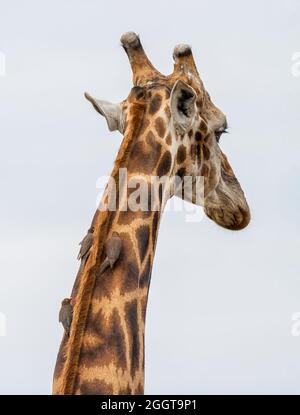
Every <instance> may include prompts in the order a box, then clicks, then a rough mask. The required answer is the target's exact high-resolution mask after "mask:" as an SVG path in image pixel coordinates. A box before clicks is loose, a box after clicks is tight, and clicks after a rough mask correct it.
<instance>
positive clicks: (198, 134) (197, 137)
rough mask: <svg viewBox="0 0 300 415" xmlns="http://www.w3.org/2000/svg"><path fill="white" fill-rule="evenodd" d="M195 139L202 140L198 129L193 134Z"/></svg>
mask: <svg viewBox="0 0 300 415" xmlns="http://www.w3.org/2000/svg"><path fill="white" fill-rule="evenodd" d="M195 140H196V141H201V140H202V135H201V133H200V131H197V132H196V134H195Z"/></svg>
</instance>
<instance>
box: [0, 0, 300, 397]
mask: <svg viewBox="0 0 300 415" xmlns="http://www.w3.org/2000/svg"><path fill="white" fill-rule="evenodd" d="M299 21H300V2H299V1H298V0H285V1H283V0H268V1H267V0H265V1H261V0H253V1H251V2H241V1H238V0H227V1H226V2H225V1H222V0H219V1H216V0H194V1H191V0H187V1H177V0H172V1H161V0H160V1H156V0H152V1H151V2H143V1H141V0H139V1H133V0H131V1H130V0H127V1H124V2H121V1H116V0H110V1H107V2H104V1H100V0H99V1H92V0H89V1H78V0H72V1H71V0H65V1H63V2H62V1H58V0H51V1H43V2H41V1H37V0H36V1H34V0H27V1H26V2H24V1H16V0H9V1H8V0H6V1H5V0H0V52H1V53H2V54H4V55H2V57H3V56H5V58H6V76H0V117H1V118H0V137H1V151H0V169H1V174H0V186H1V187H0V190H1V204H0V224H1V225H0V226H1V233H0V245H1V246H0V252H1V254H0V256H1V257H0V258H1V286H0V313H2V314H1V315H0V316H2V320H3V316H5V317H6V336H2V337H0V368H1V369H0V393H10V394H12V393H18V394H20V393H21V394H29V393H30V394H32V393H33V394H45V393H46V394H48V393H51V383H52V373H53V367H54V363H55V359H56V354H57V351H58V346H59V343H60V340H61V336H62V328H61V327H60V326H59V325H58V323H57V313H58V309H59V305H60V301H61V299H62V298H63V297H66V296H68V295H69V293H70V290H71V288H72V285H73V281H74V278H75V274H76V271H77V266H78V263H77V261H76V255H77V249H78V242H79V241H80V240H81V238H82V236H83V234H84V233H85V232H86V230H87V228H88V226H89V223H90V221H91V218H92V215H93V213H94V211H95V206H96V197H97V192H98V190H97V188H96V181H97V178H98V177H100V176H102V175H108V174H109V173H110V172H111V169H112V163H113V160H114V158H115V156H116V153H117V150H118V147H119V145H120V141H121V136H120V134H118V133H109V132H108V131H107V126H106V123H105V121H104V120H103V119H102V118H101V117H100V116H99V115H98V114H97V113H96V112H95V111H94V110H93V109H92V107H91V106H90V104H89V103H88V102H87V101H86V100H85V99H84V97H83V93H84V91H86V90H87V91H89V92H91V93H92V94H93V95H94V96H96V97H98V98H103V99H107V100H111V101H113V102H118V101H120V100H122V99H124V98H125V97H126V96H127V95H128V93H129V90H130V88H131V86H132V84H131V71H130V68H129V64H128V59H127V57H126V54H125V53H124V51H123V50H122V48H121V47H120V42H119V39H120V36H121V34H122V33H124V32H126V31H128V30H133V31H136V32H137V33H139V34H140V37H141V40H142V42H143V45H144V47H145V49H146V51H147V53H148V55H149V57H150V58H151V60H152V61H153V63H154V64H155V65H156V66H157V68H158V69H159V70H160V71H162V72H164V73H169V72H171V71H172V51H173V48H174V46H175V45H176V44H178V43H182V42H183V43H189V44H191V45H192V47H193V52H194V56H195V59H196V62H197V64H198V68H199V71H200V74H201V76H202V79H203V81H204V83H205V85H206V88H207V90H208V91H209V93H210V94H211V97H212V99H213V101H214V102H215V104H216V105H218V106H219V107H220V108H221V109H222V110H223V111H224V113H225V114H226V115H227V118H228V121H229V126H230V134H227V135H226V136H224V137H222V143H221V147H222V149H223V150H224V151H225V153H226V154H227V156H228V158H229V160H230V162H231V164H232V166H233V168H234V170H235V173H236V175H237V177H238V178H239V180H240V182H241V184H242V186H243V188H244V190H245V192H246V196H247V199H248V202H249V205H250V208H251V211H252V222H251V224H250V225H249V227H248V228H246V229H245V230H244V231H241V232H237V233H233V232H230V231H226V230H224V229H221V228H219V227H217V225H215V224H214V223H213V222H211V221H209V220H208V219H207V218H204V219H203V220H202V221H200V222H198V223H187V222H186V215H185V214H184V212H181V213H178V212H177V213H176V212H173V213H171V212H166V213H165V215H164V217H163V220H162V223H161V228H160V234H159V239H158V245H157V251H156V258H155V262H154V269H153V274H152V282H151V289H150V298H149V305H148V312H147V330H146V388H145V392H146V393H149V394H150V393H172V394H176V393H195V394H202V393H208V394H215V393H222V394H228V393H271V394H276V393H297V394H298V393H299V391H300V337H299V336H292V317H293V314H294V313H296V312H299V311H300V272H299V271H300V265H299V242H300V234H299V225H300V216H299V209H300V196H299V177H300V163H299V161H300V155H299V150H300V136H299V108H300V102H299V101H300V99H299V98H300V95H299V93H300V71H299V76H295V75H297V71H296V72H295V71H293V70H292V65H293V61H292V57H293V55H294V54H295V53H296V52H299V51H300V25H299ZM2 61H3V59H2ZM294 64H295V62H294ZM0 69H1V68H0ZM2 69H3V67H2ZM0 73H1V70H0ZM2 75H3V73H2ZM199 215H201V211H200V208H199ZM0 323H1V318H0ZM0 334H5V333H3V329H2V333H1V330H0Z"/></svg>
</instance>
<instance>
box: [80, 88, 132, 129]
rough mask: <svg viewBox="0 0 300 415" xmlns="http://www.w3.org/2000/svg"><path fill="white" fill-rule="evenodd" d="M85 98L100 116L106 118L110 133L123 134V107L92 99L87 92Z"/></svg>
mask: <svg viewBox="0 0 300 415" xmlns="http://www.w3.org/2000/svg"><path fill="white" fill-rule="evenodd" d="M84 96H85V97H86V99H87V100H88V101H90V102H91V103H92V105H93V107H94V108H95V110H96V111H97V112H99V114H101V115H103V117H105V119H106V122H107V125H108V129H109V130H110V131H116V130H118V131H120V133H121V134H123V132H124V131H123V130H124V126H123V113H122V107H121V105H120V104H112V103H111V102H108V101H102V100H99V99H95V98H93V97H91V95H89V94H88V93H87V92H85V94H84Z"/></svg>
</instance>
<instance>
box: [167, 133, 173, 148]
mask: <svg viewBox="0 0 300 415" xmlns="http://www.w3.org/2000/svg"><path fill="white" fill-rule="evenodd" d="M166 142H167V144H168V145H169V146H170V145H171V144H172V137H171V134H170V133H169V134H168V135H167V137H166Z"/></svg>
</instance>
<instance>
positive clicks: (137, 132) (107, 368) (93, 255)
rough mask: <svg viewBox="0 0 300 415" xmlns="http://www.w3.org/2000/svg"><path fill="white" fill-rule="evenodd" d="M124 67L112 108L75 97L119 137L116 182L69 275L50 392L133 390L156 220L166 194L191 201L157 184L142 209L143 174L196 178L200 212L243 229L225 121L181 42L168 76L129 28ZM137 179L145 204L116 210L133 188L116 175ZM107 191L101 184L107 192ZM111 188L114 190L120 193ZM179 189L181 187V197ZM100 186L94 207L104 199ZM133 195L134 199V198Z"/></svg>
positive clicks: (244, 214) (140, 387)
mask: <svg viewBox="0 0 300 415" xmlns="http://www.w3.org/2000/svg"><path fill="white" fill-rule="evenodd" d="M121 44H122V46H123V48H124V49H125V52H126V53H127V55H128V58H129V61H130V65H131V68H132V73H133V85H134V86H133V88H132V89H131V91H130V93H129V95H128V97H127V98H126V99H125V100H124V101H122V102H121V103H119V104H111V103H109V102H107V101H101V100H97V99H95V98H93V97H92V96H91V95H89V94H87V93H86V94H85V96H86V98H87V99H88V100H89V101H90V102H91V103H92V105H93V106H94V108H95V109H96V111H97V112H98V113H100V114H101V115H102V116H103V117H104V118H105V119H106V121H107V124H108V128H109V130H111V131H113V130H119V131H120V132H121V133H122V134H123V141H122V144H121V146H120V149H119V152H118V155H117V158H116V160H115V163H114V168H113V171H112V174H111V177H112V178H113V179H114V180H115V182H116V183H117V184H118V185H119V186H116V188H117V189H119V190H117V196H118V197H117V200H118V202H117V205H116V209H115V210H108V209H107V210H99V209H98V210H97V211H96V213H95V215H94V218H93V220H92V224H91V227H93V229H94V244H93V247H92V249H91V252H90V255H89V257H88V259H87V261H86V263H85V264H84V267H83V269H82V270H80V271H79V273H78V275H77V277H76V280H75V284H74V287H73V291H72V298H75V305H74V311H73V322H72V326H71V331H70V336H69V337H67V336H64V337H63V340H62V342H61V346H60V350H59V353H58V357H57V361H56V367H55V372H54V381H53V393H54V394H83V395H84V394H99V395H107V394H143V393H144V332H145V316H146V308H147V300H148V292H149V284H150V278H151V270H152V264H153V260H154V253H155V246H156V241H157V235H158V229H159V223H160V219H161V215H162V212H163V210H164V206H165V204H166V202H167V200H168V198H170V197H172V196H178V197H184V198H186V197H187V200H188V201H189V202H191V203H198V199H197V198H196V195H195V191H194V187H193V188H192V192H185V188H184V186H183V187H181V188H180V189H178V188H177V187H176V186H173V187H171V189H172V190H171V192H170V193H169V195H167V196H165V192H164V190H162V188H161V186H159V192H158V196H157V197H156V201H158V202H157V208H156V209H151V207H152V206H151V207H150V196H149V195H150V194H151V190H149V189H151V180H150V178H151V177H152V176H156V177H159V178H160V177H168V178H169V179H170V180H172V179H173V178H174V177H180V178H183V177H185V176H191V177H192V181H193V183H194V182H195V181H196V178H197V177H199V176H200V177H203V186H204V198H203V201H202V205H203V209H204V212H205V213H206V215H207V216H208V217H209V218H210V219H212V220H213V221H214V222H215V223H216V224H218V225H219V226H222V227H224V228H226V229H230V230H240V229H243V228H245V227H246V226H247V225H248V223H249V221H250V210H249V207H248V204H247V201H246V198H245V196H244V192H243V190H242V188H241V186H240V184H239V182H238V180H237V178H236V176H235V174H234V172H233V170H232V168H231V166H230V164H229V162H228V160H227V157H226V156H225V154H224V153H223V152H222V150H221V148H220V143H219V141H220V137H221V135H222V134H223V133H224V132H226V129H227V119H226V116H225V115H224V113H223V112H222V111H221V110H220V109H219V108H217V107H216V106H215V105H214V104H213V102H212V100H211V98H210V96H209V94H208V93H207V91H206V90H205V87H204V85H203V82H202V81H201V79H200V76H199V73H198V71H197V68H196V64H195V61H194V58H193V55H192V51H191V47H190V46H188V45H183V44H181V45H178V46H176V47H175V49H174V53H173V58H174V70H173V73H172V74H171V75H169V76H164V75H162V74H161V73H160V72H159V71H158V70H157V69H155V68H154V66H153V65H152V63H151V62H150V60H149V59H148V57H147V55H146V54H145V51H144V49H143V47H142V44H141V41H140V38H139V36H138V35H136V34H135V33H133V32H129V33H126V34H124V35H123V36H122V37H121ZM124 168H126V169H127V170H126V171H127V174H128V177H129V178H134V177H136V176H138V177H139V178H142V180H144V182H145V185H146V186H145V187H143V188H144V189H146V190H147V191H148V190H149V192H148V196H147V197H148V199H147V201H148V202H147V203H148V209H138V210H136V211H132V210H130V209H127V210H126V209H123V206H124V204H126V203H127V202H128V200H129V198H130V197H131V196H133V197H135V195H134V189H129V191H128V192H127V193H126V192H123V191H121V190H122V189H123V187H122V186H120V179H119V171H120V169H124ZM107 189H108V188H107ZM120 189H121V190H120ZM185 193H189V195H186V194H185ZM108 195H109V191H108V190H107V191H105V192H104V195H103V199H102V203H103V204H104V205H105V203H107V198H108ZM139 197H140V195H139V196H136V200H137V201H138V199H139ZM113 232H117V233H118V235H119V236H120V238H121V240H122V250H121V255H120V258H119V259H118V261H117V262H116V264H115V266H114V267H113V268H112V269H111V268H108V269H107V270H106V271H105V272H104V273H103V274H101V275H99V268H100V266H101V263H102V262H103V260H104V256H105V253H104V244H105V241H106V240H107V239H108V238H109V237H111V235H112V233H113Z"/></svg>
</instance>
